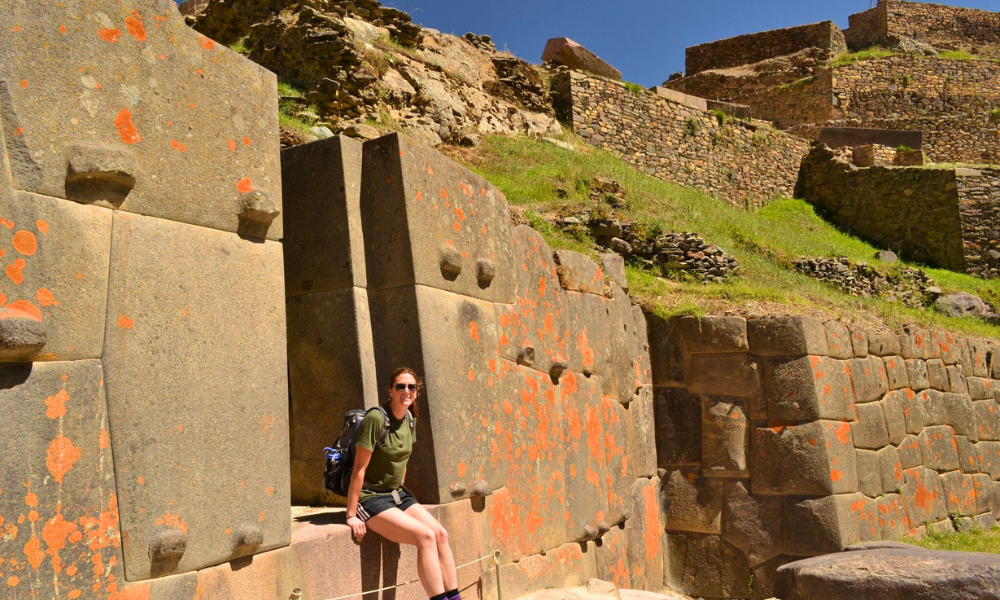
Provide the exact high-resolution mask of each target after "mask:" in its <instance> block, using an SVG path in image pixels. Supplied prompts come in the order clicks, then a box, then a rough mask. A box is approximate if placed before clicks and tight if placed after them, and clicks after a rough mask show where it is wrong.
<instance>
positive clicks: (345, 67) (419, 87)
mask: <svg viewBox="0 0 1000 600" xmlns="http://www.w3.org/2000/svg"><path fill="white" fill-rule="evenodd" d="M189 20H190V22H191V23H192V25H193V27H194V28H195V29H197V30H198V31H201V32H202V33H204V34H205V35H206V36H208V37H210V38H212V39H215V40H217V41H219V42H222V43H227V44H231V43H234V42H237V41H239V40H242V44H243V45H244V46H245V47H246V48H247V54H248V56H249V57H250V59H251V60H253V61H255V62H257V63H258V64H261V65H263V66H265V67H267V68H268V69H270V70H272V71H274V72H275V73H277V75H278V77H279V78H281V79H283V80H286V81H288V82H290V83H292V84H295V85H298V86H302V87H303V88H305V90H306V94H305V98H304V100H303V101H302V102H303V103H304V104H305V105H315V107H316V109H317V112H318V114H319V117H320V119H321V122H329V123H330V124H331V127H332V128H333V129H336V130H338V131H341V130H345V129H346V128H348V127H349V126H350V125H351V124H356V123H360V122H361V121H364V120H369V121H371V122H376V123H377V124H378V125H379V126H380V127H383V128H390V129H398V128H402V129H403V130H405V131H407V132H409V133H410V135H412V136H414V137H416V138H418V139H420V140H421V141H423V142H425V143H428V144H431V145H436V144H440V143H442V142H451V143H457V142H458V141H459V140H460V138H461V137H462V136H463V135H464V134H466V133H469V132H479V133H484V132H503V133H529V134H538V133H545V132H555V131H558V125H557V124H556V122H555V120H554V118H553V116H552V109H551V107H550V105H549V99H548V91H547V89H546V86H545V85H544V82H543V80H542V78H541V76H540V75H539V74H538V73H537V72H536V71H535V70H534V68H532V67H531V66H530V65H528V64H527V63H525V62H524V61H522V60H520V59H518V58H516V57H514V56H512V55H509V54H504V53H499V52H497V51H496V50H495V48H493V46H492V44H489V43H487V42H484V41H483V38H481V37H479V36H471V35H470V36H466V37H464V38H458V37H455V36H451V35H446V34H441V33H438V32H436V31H434V30H431V29H421V28H420V27H418V26H416V25H413V24H412V23H411V22H410V18H409V16H408V15H407V14H406V13H404V12H401V11H398V10H395V9H392V8H388V7H384V6H381V5H380V4H379V3H378V2H375V1H374V0H365V2H361V3H354V2H346V1H338V0H308V1H291V0H254V1H252V2H234V1H232V0H211V1H210V2H208V4H207V5H206V6H205V7H204V8H203V9H202V10H201V11H200V12H197V13H196V14H195V15H194V16H193V17H191V18H190V19H189Z"/></svg>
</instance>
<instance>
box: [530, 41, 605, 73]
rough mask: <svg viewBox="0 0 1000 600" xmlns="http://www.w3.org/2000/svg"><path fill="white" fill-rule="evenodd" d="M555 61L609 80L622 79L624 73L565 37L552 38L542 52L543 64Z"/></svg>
mask: <svg viewBox="0 0 1000 600" xmlns="http://www.w3.org/2000/svg"><path fill="white" fill-rule="evenodd" d="M545 61H553V62H555V63H557V64H560V65H565V66H567V67H569V68H571V69H582V70H584V71H589V72H591V73H594V74H596V75H600V76H602V77H607V78H608V79H621V78H622V73H621V71H619V70H618V69H616V68H614V67H612V66H611V65H609V64H608V63H606V62H605V61H604V60H602V59H601V58H600V57H598V56H597V55H596V54H594V53H593V52H591V51H590V50H587V49H586V48H584V47H583V46H581V45H580V44H578V43H577V42H574V41H573V40H571V39H569V38H565V37H561V38H551V39H549V41H548V42H546V43H545V49H544V50H543V51H542V62H545Z"/></svg>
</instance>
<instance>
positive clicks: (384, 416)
mask: <svg viewBox="0 0 1000 600" xmlns="http://www.w3.org/2000/svg"><path fill="white" fill-rule="evenodd" d="M371 410H377V411H379V412H380V413H382V419H383V420H384V421H385V424H384V425H383V426H382V433H380V434H378V441H376V442H375V447H376V448H378V447H379V446H381V445H382V442H384V441H385V436H387V435H389V426H390V425H391V423H390V421H389V411H387V410H386V409H385V407H384V406H382V405H381V404H379V405H378V406H376V407H375V408H373V409H371Z"/></svg>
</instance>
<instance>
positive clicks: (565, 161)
mask: <svg viewBox="0 0 1000 600" xmlns="http://www.w3.org/2000/svg"><path fill="white" fill-rule="evenodd" d="M565 137H566V139H568V140H571V141H574V142H576V144H577V145H578V146H580V147H581V148H584V150H582V151H571V150H566V149H563V148H559V147H557V146H554V145H552V144H547V143H545V142H542V141H540V140H533V139H530V138H524V137H503V136H485V137H484V139H483V143H482V144H481V145H480V146H479V147H477V148H476V149H475V150H472V151H468V152H466V153H461V154H457V155H456V158H459V159H460V160H464V161H465V162H466V163H467V164H469V165H470V166H471V167H472V168H473V169H474V170H476V171H477V172H478V173H480V174H481V175H482V176H484V177H485V178H486V179H487V180H489V181H490V182H492V183H493V184H494V185H496V186H497V187H498V188H500V190H501V191H503V192H504V194H505V195H506V196H507V199H508V201H509V202H510V203H511V204H512V205H520V206H524V207H526V208H528V209H529V210H530V211H534V213H535V214H537V215H548V216H555V215H557V214H563V215H569V214H575V213H578V212H581V211H583V210H587V209H588V208H589V207H590V206H591V200H590V198H589V190H590V185H591V182H592V181H593V179H594V177H596V176H598V175H600V176H605V177H612V178H614V179H616V180H617V181H618V182H619V183H620V184H621V185H622V186H623V187H624V189H625V191H626V197H627V205H626V208H624V209H621V210H620V216H621V218H622V219H623V220H629V221H632V222H633V223H641V224H642V226H643V227H648V228H658V229H660V230H662V231H694V232H697V233H699V234H700V235H702V236H703V237H704V238H705V239H706V241H708V242H709V243H713V244H717V245H719V246H720V247H722V248H723V249H724V250H726V251H727V252H729V253H731V254H732V255H733V256H735V257H736V259H737V260H738V261H739V264H740V269H741V273H742V275H741V276H740V277H737V278H735V279H734V280H731V281H728V282H726V283H712V284H701V283H696V282H689V281H675V280H668V279H662V278H658V277H654V276H653V275H651V274H649V273H648V272H645V271H642V270H641V269H639V268H630V269H629V282H630V286H631V289H632V293H633V295H634V296H635V297H636V298H637V299H638V300H639V301H640V302H642V303H643V304H644V305H645V306H646V307H647V308H649V309H650V310H654V311H656V312H659V313H661V314H664V315H668V314H702V313H703V314H711V313H718V312H722V311H725V310H730V309H733V310H736V311H737V312H741V313H746V312H755V311H756V312H768V313H771V314H777V313H786V314H787V313H795V314H815V315H817V316H832V317H847V318H848V319H850V320H854V321H859V322H862V323H868V324H869V325H886V326H890V327H898V326H900V325H903V324H907V323H914V324H919V325H922V326H928V327H935V328H942V329H950V330H953V331H961V332H966V333H969V334H974V335H982V336H989V337H1000V328H998V327H995V326H992V325H989V324H987V323H985V322H984V321H980V320H977V319H955V318H949V317H945V316H943V315H940V314H938V313H936V312H934V311H932V310H919V309H911V308H906V307H904V306H902V305H900V304H898V303H892V302H888V301H886V300H880V299H874V298H857V297H853V296H850V295H848V294H846V293H844V292H841V291H840V290H838V289H836V288H834V287H831V286H828V285H826V284H823V283H821V282H819V281H816V280H814V279H811V278H809V277H807V276H805V275H803V274H800V273H798V272H797V271H795V270H794V268H793V267H792V265H791V261H793V260H794V259H796V258H798V257H799V256H830V257H832V256H846V257H848V258H850V259H851V260H855V261H868V262H869V263H870V264H874V263H876V262H877V261H876V259H874V254H875V252H876V251H877V249H876V248H875V247H874V246H872V245H870V244H867V243H865V242H863V241H861V240H859V239H857V238H855V237H852V236H850V235H847V234H845V233H843V232H841V231H839V230H837V229H836V228H835V227H833V226H831V225H830V224H828V223H827V222H825V221H824V220H823V219H821V218H820V217H819V216H817V215H816V213H815V211H814V210H813V208H812V207H811V206H810V205H809V204H808V203H806V202H804V201H802V200H794V199H778V200H776V201H774V202H772V203H771V204H769V205H768V206H767V207H765V208H763V209H760V210H754V211H745V210H741V209H737V208H734V207H732V206H730V205H729V204H726V203H724V202H722V201H719V200H716V199H713V198H711V197H709V196H707V195H705V194H703V193H701V192H699V191H697V190H693V189H689V188H685V187H682V186H679V185H674V184H671V183H667V182H663V181H660V180H658V179H655V178H653V177H650V176H648V175H646V174H645V173H642V172H641V171H639V170H637V169H635V168H633V167H631V166H629V165H628V164H627V163H625V162H623V161H622V160H619V159H618V158H616V157H614V156H613V155H611V154H610V153H607V152H604V151H601V150H596V149H589V148H587V147H586V146H585V145H583V144H580V143H579V140H578V139H575V137H574V136H573V135H572V134H569V133H566V134H565ZM529 214H531V213H530V212H529ZM533 224H534V225H535V226H536V227H537V228H538V229H539V230H540V232H541V233H542V235H543V236H544V237H545V238H546V240H547V241H548V242H549V244H550V245H552V246H553V247H557V248H571V249H574V250H579V251H584V252H586V253H589V254H591V255H596V253H597V252H598V250H597V249H596V248H595V247H594V246H593V245H592V244H590V243H588V241H587V240H584V241H581V240H580V239H578V238H576V237H574V236H573V235H572V234H571V233H569V232H565V231H563V230H560V229H558V228H556V227H555V226H552V225H549V224H548V223H546V222H545V221H543V220H542V219H541V218H538V217H536V218H534V220H533ZM902 266H919V265H911V264H909V263H904V262H902V261H900V263H897V264H896V265H894V266H891V267H889V266H887V267H886V268H900V267H902ZM926 270H927V272H928V273H929V274H930V275H931V277H933V278H934V280H935V282H936V283H937V285H938V286H940V287H941V288H942V289H943V290H944V291H946V292H948V291H968V292H971V293H973V294H977V295H979V296H981V297H984V299H986V300H987V301H994V302H995V301H1000V281H987V280H982V279H978V278H975V277H972V276H969V275H963V274H960V273H952V272H950V271H945V270H941V269H926Z"/></svg>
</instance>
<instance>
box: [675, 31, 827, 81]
mask: <svg viewBox="0 0 1000 600" xmlns="http://www.w3.org/2000/svg"><path fill="white" fill-rule="evenodd" d="M807 48H818V49H820V50H823V51H825V53H826V58H833V57H834V56H836V55H838V54H840V53H841V52H844V51H845V50H847V44H846V42H845V41H844V34H843V32H842V31H840V28H839V27H837V26H836V25H834V24H833V23H832V22H831V21H823V22H822V23H813V24H811V25H800V26H798V27H789V28H787V29H774V30H771V31H763V32H761V33H751V34H747V35H739V36H736V37H731V38H727V39H724V40H719V41H717V42H709V43H707V44H701V45H698V46H691V47H690V48H688V49H687V51H686V52H685V55H684V58H685V64H684V68H685V71H686V72H687V74H688V75H689V76H690V75H696V74H698V73H701V72H702V71H708V70H713V69H728V68H730V67H738V66H741V65H746V64H750V63H755V62H758V61H761V60H765V59H768V58H775V57H778V56H786V55H788V54H795V53H796V52H799V51H800V50H805V49H807Z"/></svg>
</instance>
